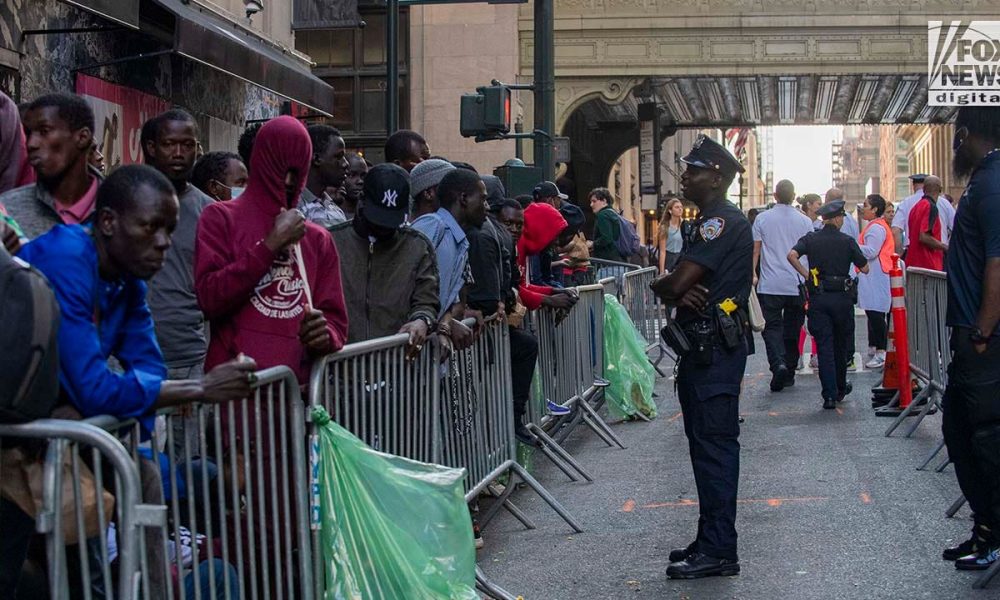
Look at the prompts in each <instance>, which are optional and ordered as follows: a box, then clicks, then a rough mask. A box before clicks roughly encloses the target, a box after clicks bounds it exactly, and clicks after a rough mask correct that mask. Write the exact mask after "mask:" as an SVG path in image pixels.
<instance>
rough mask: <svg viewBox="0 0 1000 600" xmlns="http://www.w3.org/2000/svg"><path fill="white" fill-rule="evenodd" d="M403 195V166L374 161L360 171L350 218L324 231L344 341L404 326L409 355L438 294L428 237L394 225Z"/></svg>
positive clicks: (431, 318) (399, 220)
mask: <svg viewBox="0 0 1000 600" xmlns="http://www.w3.org/2000/svg"><path fill="white" fill-rule="evenodd" d="M409 200H410V183H409V176H408V175H407V173H406V171H404V170H403V169H402V168H401V167H399V166H398V165H394V164H392V163H385V164H381V165H376V166H375V167H373V168H372V169H371V170H370V171H368V175H367V176H365V182H364V189H363V194H362V197H361V201H360V203H359V204H358V212H357V213H356V214H355V215H354V219H353V220H351V221H348V222H346V223H341V224H339V225H334V226H333V227H331V228H330V229H329V231H330V234H331V235H332V236H333V241H334V243H336V245H337V252H338V253H339V254H340V269H341V270H340V272H341V277H342V279H343V283H344V300H345V303H346V304H347V316H348V319H349V324H348V328H347V342H348V343H353V342H360V341H363V340H370V339H372V338H377V337H383V336H387V335H393V334H395V333H404V332H405V333H409V334H410V349H409V354H410V355H411V356H412V355H415V354H416V353H417V352H419V351H420V349H421V348H422V347H423V344H424V341H425V339H426V338H427V335H428V333H429V332H430V331H432V330H433V326H434V324H435V323H436V321H437V316H438V310H439V308H440V307H439V304H440V300H439V299H438V291H439V290H438V271H437V264H436V262H435V256H434V248H433V247H432V246H431V243H430V240H428V239H427V236H425V235H424V234H422V233H420V232H419V231H416V230H415V229H412V228H410V227H404V228H400V226H401V225H402V224H403V220H404V219H405V217H406V211H407V208H408V206H409Z"/></svg>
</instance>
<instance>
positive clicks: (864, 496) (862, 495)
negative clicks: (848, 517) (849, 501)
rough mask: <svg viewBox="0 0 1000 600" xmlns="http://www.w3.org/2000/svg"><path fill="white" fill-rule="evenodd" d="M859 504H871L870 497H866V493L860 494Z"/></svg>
mask: <svg viewBox="0 0 1000 600" xmlns="http://www.w3.org/2000/svg"><path fill="white" fill-rule="evenodd" d="M861 502H863V503H864V504H871V503H872V497H871V496H870V495H868V492H861Z"/></svg>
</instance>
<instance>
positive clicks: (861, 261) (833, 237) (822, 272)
mask: <svg viewBox="0 0 1000 600" xmlns="http://www.w3.org/2000/svg"><path fill="white" fill-rule="evenodd" d="M792 250H795V251H796V252H798V253H799V256H808V257H809V267H810V269H817V270H818V271H819V276H820V278H821V279H822V278H823V277H847V276H848V275H850V273H851V265H852V264H853V265H854V266H856V267H858V268H859V269H860V268H861V267H863V266H865V265H866V264H868V260H867V259H866V258H865V255H864V254H862V253H861V247H860V246H858V243H857V242H856V241H854V239H853V238H852V237H851V236H849V235H847V234H846V233H842V232H841V231H839V230H838V229H837V228H836V227H835V226H834V225H833V224H832V223H828V224H827V225H826V226H825V227H823V229H820V230H819V231H813V232H812V233H807V234H806V235H804V236H802V239H800V240H799V241H798V242H796V244H795V246H794V247H793V248H792Z"/></svg>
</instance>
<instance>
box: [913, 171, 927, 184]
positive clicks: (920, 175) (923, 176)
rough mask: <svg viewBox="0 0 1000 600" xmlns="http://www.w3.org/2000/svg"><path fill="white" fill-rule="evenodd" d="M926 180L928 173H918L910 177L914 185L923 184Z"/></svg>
mask: <svg viewBox="0 0 1000 600" xmlns="http://www.w3.org/2000/svg"><path fill="white" fill-rule="evenodd" d="M925 179H927V174H926V173H916V174H914V175H910V181H912V182H913V183H923V182H924V180H925Z"/></svg>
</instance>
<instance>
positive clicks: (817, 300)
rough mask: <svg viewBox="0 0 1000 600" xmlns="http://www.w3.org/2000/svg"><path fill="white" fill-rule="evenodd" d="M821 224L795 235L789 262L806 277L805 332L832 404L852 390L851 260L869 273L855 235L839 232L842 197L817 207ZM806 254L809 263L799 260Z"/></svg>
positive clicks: (825, 395) (827, 406)
mask: <svg viewBox="0 0 1000 600" xmlns="http://www.w3.org/2000/svg"><path fill="white" fill-rule="evenodd" d="M819 216H820V217H821V218H822V219H823V229H820V230H819V231H814V232H811V233H809V234H807V235H805V236H803V237H802V239H800V240H799V241H798V242H797V243H796V244H795V246H794V247H793V248H792V250H791V252H789V253H788V262H789V263H790V264H791V265H792V267H793V268H794V269H795V270H796V271H798V273H799V274H800V275H801V276H802V277H803V279H805V280H806V287H807V288H808V290H809V333H811V334H812V336H813V337H814V338H816V344H817V346H818V349H819V379H820V382H821V383H822V385H823V408H825V409H833V408H836V407H837V402H842V401H843V400H844V397H845V396H846V395H848V394H850V393H851V384H850V383H848V382H847V363H848V362H849V357H848V347H849V346H848V343H847V336H849V335H854V327H853V323H854V302H855V300H856V297H857V296H856V294H857V287H856V284H855V282H854V279H852V278H851V265H852V264H853V265H854V266H855V267H857V268H858V270H860V271H861V272H862V273H868V260H867V259H866V258H865V256H864V255H863V254H862V253H861V248H859V247H858V243H857V242H856V241H854V238H852V237H851V236H849V235H847V234H846V233H842V232H841V231H840V229H841V226H842V225H843V224H844V216H845V213H844V202H843V200H837V201H834V202H831V203H829V204H825V205H824V206H823V207H822V208H820V209H819ZM802 257H808V259H809V269H808V270H806V267H805V266H803V264H802V262H801V261H800V260H799V259H800V258H802Z"/></svg>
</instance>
